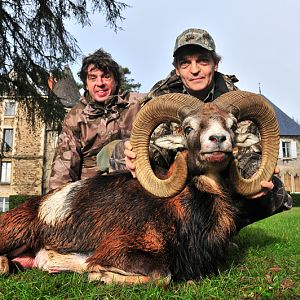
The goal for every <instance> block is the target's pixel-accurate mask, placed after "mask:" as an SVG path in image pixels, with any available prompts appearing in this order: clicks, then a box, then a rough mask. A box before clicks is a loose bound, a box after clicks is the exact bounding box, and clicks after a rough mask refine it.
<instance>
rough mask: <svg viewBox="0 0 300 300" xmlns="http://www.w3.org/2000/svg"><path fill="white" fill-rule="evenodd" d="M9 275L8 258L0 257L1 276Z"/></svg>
mask: <svg viewBox="0 0 300 300" xmlns="http://www.w3.org/2000/svg"><path fill="white" fill-rule="evenodd" d="M8 273H9V262H8V258H7V257H5V256H0V275H5V274H8Z"/></svg>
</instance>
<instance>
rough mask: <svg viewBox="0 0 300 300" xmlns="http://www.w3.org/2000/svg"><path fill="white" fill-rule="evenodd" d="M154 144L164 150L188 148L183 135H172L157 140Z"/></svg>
mask: <svg viewBox="0 0 300 300" xmlns="http://www.w3.org/2000/svg"><path fill="white" fill-rule="evenodd" d="M153 144H154V145H156V146H158V147H160V148H163V149H169V150H174V149H182V148H186V139H185V137H184V136H183V135H179V134H170V135H165V136H163V137H159V138H157V139H155V140H154V141H153Z"/></svg>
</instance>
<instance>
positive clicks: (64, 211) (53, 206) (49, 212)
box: [38, 181, 83, 226]
mask: <svg viewBox="0 0 300 300" xmlns="http://www.w3.org/2000/svg"><path fill="white" fill-rule="evenodd" d="M82 182H83V181H76V182H72V183H69V184H67V185H65V186H64V187H63V188H61V189H58V190H56V191H54V193H51V194H49V195H48V196H47V197H45V198H44V201H43V202H42V203H41V205H40V208H39V213H38V217H39V219H40V220H43V221H44V222H45V223H46V224H48V225H52V226H55V224H57V223H59V222H63V221H64V220H65V219H66V218H67V217H68V216H69V215H70V211H71V202H72V197H71V196H70V194H71V192H73V191H74V189H75V188H77V187H79V186H80V185H82Z"/></svg>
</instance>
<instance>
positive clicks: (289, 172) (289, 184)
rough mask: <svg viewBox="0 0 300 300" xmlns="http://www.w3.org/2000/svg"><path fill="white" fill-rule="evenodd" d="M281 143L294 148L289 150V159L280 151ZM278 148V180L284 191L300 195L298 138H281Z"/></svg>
mask: <svg viewBox="0 0 300 300" xmlns="http://www.w3.org/2000/svg"><path fill="white" fill-rule="evenodd" d="M283 142H287V143H290V145H291V146H292V147H294V149H291V152H290V153H289V154H290V155H289V157H285V155H284V153H283V151H282V150H283V149H282V147H283ZM293 145H295V146H293ZM280 147H281V151H279V159H278V167H279V168H280V174H279V175H280V178H281V180H282V181H283V182H284V184H285V188H286V190H288V191H290V192H293V193H300V136H282V137H281V143H280Z"/></svg>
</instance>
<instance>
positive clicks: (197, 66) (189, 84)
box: [175, 46, 218, 94]
mask: <svg viewBox="0 0 300 300" xmlns="http://www.w3.org/2000/svg"><path fill="white" fill-rule="evenodd" d="M176 58H177V59H176V66H175V68H176V74H177V75H178V76H180V78H181V80H182V82H183V84H184V86H185V88H186V90H187V91H188V92H190V93H191V94H197V93H200V94H201V93H203V92H205V91H207V92H208V90H209V89H210V88H211V87H212V82H213V77H214V73H215V71H217V69H218V65H217V64H215V63H214V61H213V58H212V54H211V53H210V52H209V51H208V50H205V49H203V48H201V47H199V46H185V47H183V48H182V49H179V50H178V53H177V54H176Z"/></svg>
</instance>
